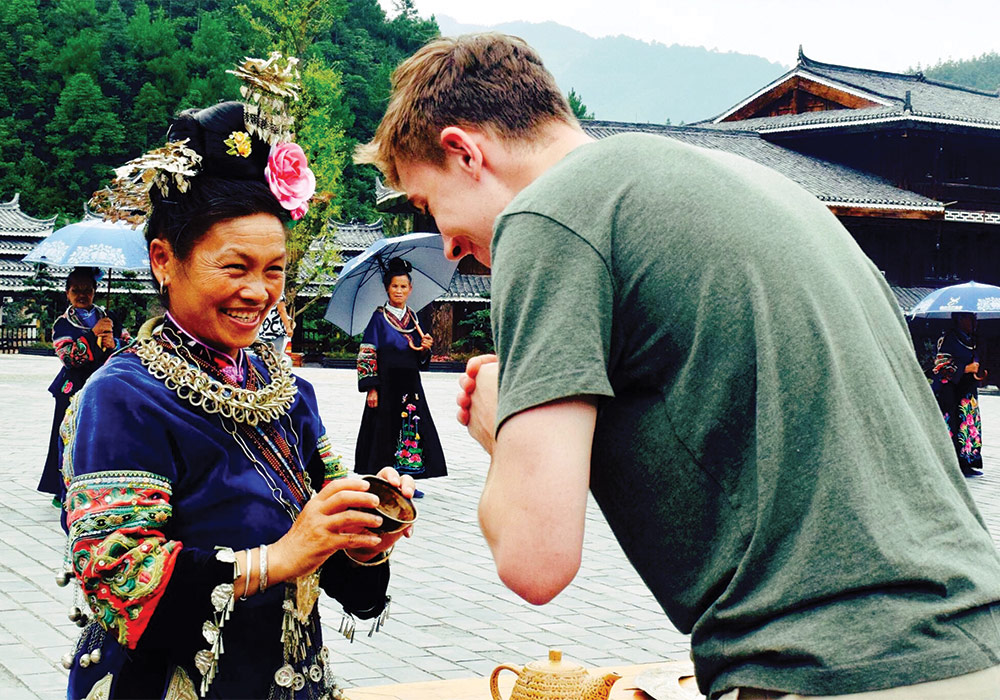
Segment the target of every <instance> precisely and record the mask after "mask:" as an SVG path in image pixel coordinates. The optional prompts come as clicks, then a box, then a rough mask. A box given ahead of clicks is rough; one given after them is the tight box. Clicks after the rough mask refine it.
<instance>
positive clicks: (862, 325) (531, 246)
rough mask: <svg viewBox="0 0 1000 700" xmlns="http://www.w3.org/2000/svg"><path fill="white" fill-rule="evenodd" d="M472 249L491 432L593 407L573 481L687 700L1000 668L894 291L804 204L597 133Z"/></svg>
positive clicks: (972, 556) (804, 199)
mask: <svg viewBox="0 0 1000 700" xmlns="http://www.w3.org/2000/svg"><path fill="white" fill-rule="evenodd" d="M492 253H493V290H492V296H493V301H492V303H493V326H494V334H495V339H496V343H497V348H498V352H499V356H500V362H501V365H500V397H499V409H498V425H500V426H501V430H502V424H503V421H504V420H505V419H506V418H508V417H510V416H512V415H514V414H516V413H518V412H520V411H524V410H525V409H528V408H531V407H533V406H537V405H540V404H543V403H547V402H549V401H552V400H554V399H559V398H564V397H569V396H580V395H591V396H596V397H598V418H597V427H596V431H595V435H594V445H593V458H592V465H591V477H590V478H591V483H590V487H591V491H592V492H593V494H594V497H595V498H596V500H597V502H598V503H599V504H600V507H601V509H602V510H603V512H604V514H605V516H606V517H607V519H608V522H609V523H610V525H611V527H612V529H613V530H614V532H615V535H616V536H617V538H618V540H619V542H620V543H621V545H622V548H623V549H624V550H625V553H626V554H627V555H628V557H629V559H630V560H631V562H632V564H633V565H634V566H635V567H636V569H637V570H638V572H639V574H640V575H641V576H642V578H643V580H644V581H645V582H646V584H647V585H648V586H649V588H650V590H651V591H652V592H653V594H654V595H655V596H656V598H657V600H658V601H659V603H660V604H661V605H662V606H663V609H664V610H665V611H666V613H667V615H668V616H669V617H670V619H671V620H672V621H673V623H674V624H675V625H676V626H677V627H678V629H680V630H681V631H683V632H690V633H691V643H692V648H693V651H694V657H695V665H696V670H697V674H698V678H699V683H700V685H701V689H702V691H703V692H706V693H708V692H713V693H718V692H721V691H724V690H727V689H730V688H734V687H757V688H765V689H776V690H782V691H786V692H796V693H803V694H813V695H816V694H824V695H825V694H846V693H855V692H861V691H867V690H876V689H881V688H887V687H895V686H900V685H910V684H915V683H920V682H924V681H928V680H934V679H941V678H948V677H952V676H957V675H961V674H963V673H970V672H973V671H977V670H981V669H984V668H988V667H990V666H992V665H995V664H998V663H1000V608H998V607H997V605H996V604H997V601H1000V558H998V555H997V553H996V551H995V549H994V547H993V544H992V542H991V541H990V537H989V534H988V533H987V531H986V528H985V525H984V523H983V522H982V519H981V518H980V516H979V514H978V512H977V510H976V508H975V506H974V504H973V502H972V500H971V497H970V495H969V492H968V489H967V488H966V486H965V484H964V481H963V478H962V476H961V474H960V472H959V469H958V464H957V460H956V457H955V453H954V451H953V449H952V446H951V442H950V441H949V439H948V434H947V431H946V428H945V424H944V421H943V420H942V418H941V414H940V413H939V412H938V410H937V406H936V404H935V402H934V399H933V397H932V395H931V391H930V389H929V387H928V385H927V382H926V381H925V379H924V377H923V375H922V374H921V371H920V368H919V367H918V365H917V362H916V360H915V358H914V353H913V348H912V345H911V342H910V338H909V334H908V332H907V329H906V324H905V322H904V320H903V318H902V316H901V315H900V313H899V310H898V308H897V306H896V302H895V300H894V298H893V296H892V293H891V291H890V290H889V287H888V286H887V285H886V283H885V281H884V280H883V279H882V276H881V275H880V274H879V272H878V270H877V269H876V268H875V267H874V265H872V263H871V261H870V260H868V258H866V257H865V255H864V254H863V253H862V252H861V250H860V249H859V248H858V246H857V245H856V244H855V243H854V241H853V240H852V238H851V236H850V234H848V232H847V231H846V230H845V229H844V228H843V227H842V226H841V225H840V223H839V222H838V221H837V219H836V218H835V217H834V216H833V215H832V214H831V213H830V212H829V211H828V210H827V209H826V207H825V206H823V204H821V203H820V202H819V201H818V200H816V199H815V198H814V197H812V196H811V195H810V194H808V193H807V192H805V191H804V190H802V189H801V188H800V187H798V186H797V185H795V184H794V183H792V182H791V181H790V180H788V179H786V178H784V177H783V176H781V175H779V174H777V173H776V172H774V171H772V170H770V169H767V168H764V167H762V166H760V165H757V164H755V163H753V162H751V161H748V160H745V159H742V158H738V157H736V156H732V155H729V154H725V153H720V152H717V151H709V150H704V149H699V148H693V147H690V146H687V145H684V144H681V143H678V142H676V141H673V140H670V139H666V138H662V137H657V136H649V135H624V136H615V137H612V138H608V139H605V140H603V141H600V142H597V143H592V144H587V145H585V146H582V147H580V148H578V149H576V150H574V151H573V152H572V153H570V154H569V155H568V156H567V157H566V158H564V159H563V160H562V161H560V162H559V163H558V164H557V165H556V166H554V167H553V168H551V169H550V170H549V171H547V172H546V173H545V174H544V175H543V176H542V177H540V178H539V179H537V180H536V181H535V182H533V183H532V184H531V185H530V186H529V187H528V188H526V189H525V190H523V191H522V192H521V193H520V194H518V196H517V197H516V198H515V199H514V200H513V201H512V202H511V203H510V205H509V206H508V207H507V208H506V209H505V210H504V211H503V213H502V214H501V215H500V217H499V218H498V219H497V222H496V228H495V236H494V240H493V251H492ZM554 439H557V438H554Z"/></svg>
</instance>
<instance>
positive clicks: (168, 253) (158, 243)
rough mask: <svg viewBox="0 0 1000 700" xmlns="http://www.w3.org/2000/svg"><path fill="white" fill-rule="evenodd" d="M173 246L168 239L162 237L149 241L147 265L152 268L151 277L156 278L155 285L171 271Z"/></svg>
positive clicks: (160, 282)
mask: <svg viewBox="0 0 1000 700" xmlns="http://www.w3.org/2000/svg"><path fill="white" fill-rule="evenodd" d="M173 264H174V248H173V246H171V245H170V241H167V240H164V239H163V238H154V239H153V240H152V241H150V243H149V266H150V268H152V271H153V277H155V278H156V283H157V286H159V285H160V284H162V283H163V280H164V279H167V278H169V276H170V273H171V272H172V271H173Z"/></svg>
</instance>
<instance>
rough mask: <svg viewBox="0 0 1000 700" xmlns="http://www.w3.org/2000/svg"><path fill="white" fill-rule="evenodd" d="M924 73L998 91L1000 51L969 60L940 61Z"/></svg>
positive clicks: (952, 81)
mask: <svg viewBox="0 0 1000 700" xmlns="http://www.w3.org/2000/svg"><path fill="white" fill-rule="evenodd" d="M917 70H919V66H918V67H917ZM924 75H926V76H927V77H928V78H933V79H935V80H942V81H944V82H948V83H954V84H956V85H964V86H966V87H971V88H976V89H979V90H987V91H989V92H996V91H997V89H998V88H1000V53H997V52H996V51H991V52H989V53H984V54H983V55H982V56H979V57H978V58H972V59H969V60H964V61H944V62H938V63H937V64H936V65H934V66H931V67H930V68H927V69H925V70H924Z"/></svg>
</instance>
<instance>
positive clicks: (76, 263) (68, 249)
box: [24, 219, 149, 270]
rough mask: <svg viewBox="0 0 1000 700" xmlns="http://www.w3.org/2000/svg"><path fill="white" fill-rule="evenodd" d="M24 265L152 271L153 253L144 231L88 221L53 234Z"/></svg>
mask: <svg viewBox="0 0 1000 700" xmlns="http://www.w3.org/2000/svg"><path fill="white" fill-rule="evenodd" d="M24 262H34V263H44V264H46V265H58V266H61V267H104V268H111V269H113V270H148V269H149V251H148V250H147V247H146V239H145V238H144V237H143V233H142V231H141V230H138V229H134V228H132V227H131V226H130V225H128V224H124V223H111V222H109V221H101V220H100V219H85V220H83V221H80V222H77V223H75V224H70V225H69V226H63V227H62V228H61V229H58V230H57V231H53V232H52V233H51V234H49V236H48V238H46V239H45V240H44V241H42V242H41V243H39V244H38V245H37V246H35V248H34V250H32V251H31V252H30V253H28V254H27V255H25V256H24Z"/></svg>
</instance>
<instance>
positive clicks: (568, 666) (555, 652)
mask: <svg viewBox="0 0 1000 700" xmlns="http://www.w3.org/2000/svg"><path fill="white" fill-rule="evenodd" d="M525 668H527V669H530V670H531V671H538V672H541V673H553V674H564V675H576V674H578V673H581V672H583V673H586V671H587V669H585V668H584V667H583V666H581V665H579V664H574V663H572V662H569V661H563V657H562V652H561V651H560V650H559V649H549V658H548V660H541V661H532V662H531V663H529V664H528V665H527V666H526V667H525Z"/></svg>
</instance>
